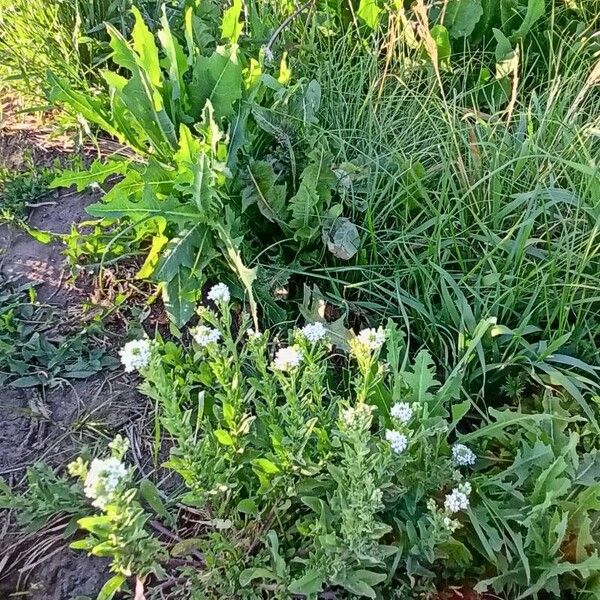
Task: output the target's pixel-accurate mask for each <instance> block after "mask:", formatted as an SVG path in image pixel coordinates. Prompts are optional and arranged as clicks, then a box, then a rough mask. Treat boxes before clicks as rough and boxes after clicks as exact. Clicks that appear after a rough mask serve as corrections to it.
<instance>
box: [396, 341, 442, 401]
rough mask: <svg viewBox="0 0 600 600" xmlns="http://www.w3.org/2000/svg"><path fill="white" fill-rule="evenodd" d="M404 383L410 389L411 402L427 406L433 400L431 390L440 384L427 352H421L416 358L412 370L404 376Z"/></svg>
mask: <svg viewBox="0 0 600 600" xmlns="http://www.w3.org/2000/svg"><path fill="white" fill-rule="evenodd" d="M402 378H403V379H404V383H405V384H406V385H407V386H408V387H409V388H410V391H411V393H410V396H409V398H410V400H411V401H413V402H419V403H420V404H425V403H427V402H429V401H430V400H432V399H433V397H434V396H433V394H432V392H431V390H433V389H435V388H438V387H439V385H440V383H439V381H437V380H436V379H435V367H434V364H433V360H432V358H431V355H430V354H429V352H427V350H421V351H420V352H419V353H418V354H417V356H416V357H415V361H414V364H413V367H412V369H410V370H407V371H405V372H404V373H403V374H402Z"/></svg>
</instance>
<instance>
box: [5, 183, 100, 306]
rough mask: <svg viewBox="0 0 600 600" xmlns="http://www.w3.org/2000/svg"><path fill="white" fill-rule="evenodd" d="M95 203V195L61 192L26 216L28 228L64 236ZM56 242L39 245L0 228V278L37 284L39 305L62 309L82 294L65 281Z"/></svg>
mask: <svg viewBox="0 0 600 600" xmlns="http://www.w3.org/2000/svg"><path fill="white" fill-rule="evenodd" d="M97 200H98V195H97V194H92V193H87V194H77V193H74V192H70V191H64V192H61V193H58V194H52V195H51V196H50V197H49V198H48V199H47V200H46V201H45V202H44V203H43V205H42V206H39V207H37V208H35V209H34V210H33V211H32V212H31V215H30V216H29V219H28V221H29V224H30V225H31V226H32V227H35V228H36V229H40V230H43V231H49V232H51V233H57V234H60V233H68V232H69V231H70V229H71V225H72V224H73V223H77V222H81V221H84V220H85V219H86V218H89V217H88V215H87V213H86V212H85V207H86V206H88V205H89V204H91V203H93V202H95V201H97ZM63 251H64V244H63V243H62V242H61V241H60V240H55V241H51V242H49V243H47V244H42V243H40V242H39V241H37V240H36V239H34V238H33V237H32V236H31V235H30V234H29V233H27V232H26V231H24V230H22V229H20V228H16V227H13V226H12V225H9V224H3V225H0V275H2V276H4V277H5V278H6V279H11V280H12V279H19V280H21V281H23V282H25V281H28V282H32V283H35V284H37V288H36V289H37V293H38V297H39V299H40V301H41V302H44V303H49V304H54V305H57V306H62V305H65V304H68V303H71V302H73V300H74V296H75V297H81V295H82V293H83V292H82V290H81V289H80V288H78V287H77V286H76V284H74V283H73V282H72V281H71V279H70V277H69V269H68V266H67V264H66V259H65V256H64V254H63Z"/></svg>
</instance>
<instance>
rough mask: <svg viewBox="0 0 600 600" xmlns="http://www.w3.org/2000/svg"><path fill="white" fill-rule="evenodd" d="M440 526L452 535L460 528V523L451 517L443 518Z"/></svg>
mask: <svg viewBox="0 0 600 600" xmlns="http://www.w3.org/2000/svg"><path fill="white" fill-rule="evenodd" d="M442 524H443V525H444V527H445V528H446V529H447V530H448V531H449V532H450V533H454V532H455V531H456V530H457V529H458V528H459V527H460V523H459V522H458V521H456V520H455V519H452V518H451V517H444V519H443V521H442Z"/></svg>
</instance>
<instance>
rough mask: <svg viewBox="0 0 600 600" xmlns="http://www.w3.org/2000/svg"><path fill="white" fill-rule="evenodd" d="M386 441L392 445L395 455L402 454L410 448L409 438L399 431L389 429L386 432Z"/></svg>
mask: <svg viewBox="0 0 600 600" xmlns="http://www.w3.org/2000/svg"><path fill="white" fill-rule="evenodd" d="M385 439H386V440H387V441H388V442H389V443H390V446H391V447H392V451H393V452H394V453H395V454H402V453H403V452H404V451H405V450H406V449H407V448H408V438H407V437H406V436H405V435H404V434H403V433H400V432H399V431H394V430H393V429H388V430H387V431H386V432H385Z"/></svg>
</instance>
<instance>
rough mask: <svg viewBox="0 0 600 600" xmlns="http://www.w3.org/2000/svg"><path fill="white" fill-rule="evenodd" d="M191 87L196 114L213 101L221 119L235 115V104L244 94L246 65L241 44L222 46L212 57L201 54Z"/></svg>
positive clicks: (193, 109) (217, 117)
mask: <svg viewBox="0 0 600 600" xmlns="http://www.w3.org/2000/svg"><path fill="white" fill-rule="evenodd" d="M189 90H190V101H191V103H192V112H193V113H194V114H195V115H196V116H199V115H200V114H201V113H202V110H203V109H204V106H205V105H206V101H207V100H210V102H211V104H212V106H213V108H214V111H215V117H216V119H217V120H221V119H223V118H224V117H231V116H232V115H233V113H234V110H233V105H234V104H235V103H236V102H237V101H238V100H239V99H240V98H241V97H242V67H241V66H240V64H239V62H238V56H237V46H236V45H232V46H230V47H226V46H219V47H218V48H217V49H216V50H215V52H213V54H212V55H211V56H209V57H206V56H201V57H199V58H198V59H197V60H196V63H195V65H194V73H193V78H192V83H191V84H190V86H189Z"/></svg>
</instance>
